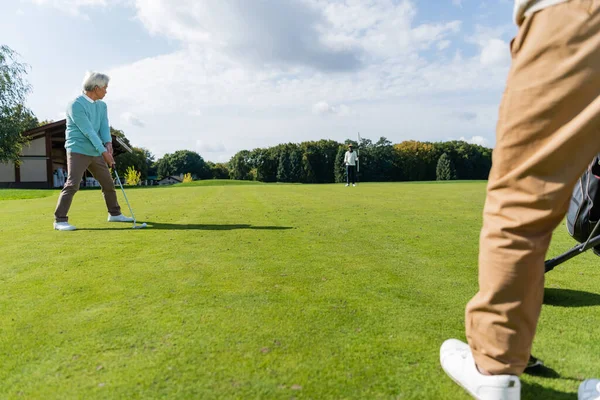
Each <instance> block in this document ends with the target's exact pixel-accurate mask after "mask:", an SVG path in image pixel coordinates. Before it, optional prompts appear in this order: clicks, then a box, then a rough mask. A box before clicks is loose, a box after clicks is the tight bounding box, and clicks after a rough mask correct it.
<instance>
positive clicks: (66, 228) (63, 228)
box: [54, 222, 77, 231]
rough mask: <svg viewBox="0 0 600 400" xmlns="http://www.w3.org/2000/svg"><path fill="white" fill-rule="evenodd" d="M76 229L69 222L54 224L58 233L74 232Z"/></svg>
mask: <svg viewBox="0 0 600 400" xmlns="http://www.w3.org/2000/svg"><path fill="white" fill-rule="evenodd" d="M75 229H77V228H75V227H74V226H73V225H71V224H69V223H68V222H55V223H54V230H57V231H74V230H75Z"/></svg>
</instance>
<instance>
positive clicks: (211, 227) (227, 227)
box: [77, 221, 294, 231]
mask: <svg viewBox="0 0 600 400" xmlns="http://www.w3.org/2000/svg"><path fill="white" fill-rule="evenodd" d="M145 222H146V224H148V228H146V229H153V230H184V231H185V230H202V231H231V230H236V229H255V230H274V231H280V230H288V229H294V228H293V227H291V226H256V225H250V224H166V223H161V222H152V221H145ZM141 223H142V222H138V225H139V224H141ZM123 225H124V224H123ZM77 229H78V230H81V231H115V230H127V229H132V228H131V226H130V225H129V224H128V225H127V227H118V228H117V227H115V228H77Z"/></svg>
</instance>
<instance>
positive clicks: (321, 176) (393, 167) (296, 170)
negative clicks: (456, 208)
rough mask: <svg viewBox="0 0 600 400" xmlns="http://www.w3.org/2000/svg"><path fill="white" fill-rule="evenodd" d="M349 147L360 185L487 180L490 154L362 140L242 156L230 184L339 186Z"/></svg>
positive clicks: (456, 144)
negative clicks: (357, 163) (357, 159)
mask: <svg viewBox="0 0 600 400" xmlns="http://www.w3.org/2000/svg"><path fill="white" fill-rule="evenodd" d="M349 144H353V146H354V148H355V149H357V150H358V151H359V153H360V179H361V180H362V181H377V182H391V181H428V180H436V179H438V180H451V179H487V177H488V174H489V171H490V168H491V163H492V161H491V155H492V150H491V149H489V148H486V147H483V146H479V145H475V144H470V143H467V142H464V141H449V142H438V143H429V142H419V141H414V140H410V141H406V142H402V143H399V144H392V143H391V142H390V141H389V140H388V139H386V138H385V137H382V138H380V139H379V140H378V141H377V142H372V141H371V140H370V139H362V140H361V142H360V143H357V142H354V141H352V140H346V142H345V143H344V144H342V143H338V142H336V141H333V140H320V141H316V142H315V141H313V142H304V143H300V144H295V143H287V144H281V145H278V146H274V147H269V148H264V149H254V150H252V151H248V150H242V151H240V152H238V153H237V154H236V155H234V156H233V158H232V159H231V161H230V162H229V171H230V176H231V178H232V179H240V180H258V181H262V182H299V183H332V182H342V181H344V180H345V176H346V170H345V166H344V163H343V161H344V154H345V153H346V150H347V147H348V145H349Z"/></svg>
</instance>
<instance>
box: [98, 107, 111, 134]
mask: <svg viewBox="0 0 600 400" xmlns="http://www.w3.org/2000/svg"><path fill="white" fill-rule="evenodd" d="M102 108H103V112H104V115H103V116H102V124H101V125H100V137H101V138H102V143H110V142H112V137H111V136H110V128H109V126H108V110H107V108H106V104H105V103H102Z"/></svg>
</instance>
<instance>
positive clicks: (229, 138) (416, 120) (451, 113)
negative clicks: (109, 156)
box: [0, 0, 516, 161]
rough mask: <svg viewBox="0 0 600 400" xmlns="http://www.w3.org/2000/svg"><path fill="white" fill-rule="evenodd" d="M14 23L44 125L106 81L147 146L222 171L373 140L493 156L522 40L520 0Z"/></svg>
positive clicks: (351, 2) (8, 25)
mask: <svg viewBox="0 0 600 400" xmlns="http://www.w3.org/2000/svg"><path fill="white" fill-rule="evenodd" d="M0 15H3V16H4V18H3V23H2V25H0V38H1V39H0V40H1V42H0V43H1V44H6V45H8V46H9V47H11V48H12V49H13V50H15V51H17V52H18V53H19V54H20V55H21V61H23V62H25V63H27V64H29V65H30V66H31V70H30V72H29V74H28V77H27V78H28V81H29V82H30V83H31V85H32V86H33V92H32V93H31V94H30V95H29V97H28V105H29V106H30V108H31V109H32V110H33V111H34V113H35V114H36V115H37V116H38V118H39V119H53V120H58V119H61V118H63V117H64V110H65V107H66V105H67V103H68V102H69V101H70V100H72V98H74V97H75V96H77V95H78V94H79V93H80V87H81V80H82V78H83V75H84V73H85V71H86V70H96V71H101V72H105V73H107V74H109V75H110V76H111V83H110V85H109V90H108V95H107V97H106V98H105V101H106V103H107V104H108V107H109V118H110V123H111V125H113V126H114V127H115V128H118V129H122V130H124V131H125V133H126V135H127V136H128V137H129V138H130V140H131V142H132V143H133V144H134V145H135V146H139V147H145V148H147V149H149V150H150V151H152V152H153V153H154V154H155V155H156V156H158V157H160V156H162V155H163V154H165V153H170V152H173V151H175V150H180V149H189V150H194V151H198V152H199V153H200V154H201V155H202V156H203V157H204V158H205V159H207V160H211V161H227V160H228V159H229V158H230V157H231V156H232V155H233V154H235V153H236V152H237V151H239V150H242V149H253V148H257V147H266V146H271V145H275V144H278V143H284V142H301V141H304V140H318V139H321V138H329V139H334V140H338V141H343V140H344V139H346V138H355V137H356V132H359V131H360V133H361V136H363V137H367V138H370V139H372V140H377V139H378V138H379V137H380V136H385V137H387V138H388V139H390V140H391V141H392V142H394V143H398V142H401V141H403V140H409V139H415V140H422V141H444V140H451V139H461V138H462V139H464V140H468V141H471V142H474V143H480V144H484V145H487V146H490V147H492V146H493V145H494V128H495V124H496V118H497V117H496V114H497V108H498V103H499V101H500V96H501V93H502V90H503V86H504V82H505V78H506V74H507V72H508V66H509V62H510V56H509V51H508V42H509V41H510V39H511V37H512V36H513V35H514V34H515V33H516V28H515V26H514V24H513V23H512V21H511V17H512V1H510V0H494V1H475V0H462V1H459V0H430V1H423V0H203V1H197V0H20V1H10V2H8V1H3V2H0Z"/></svg>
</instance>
